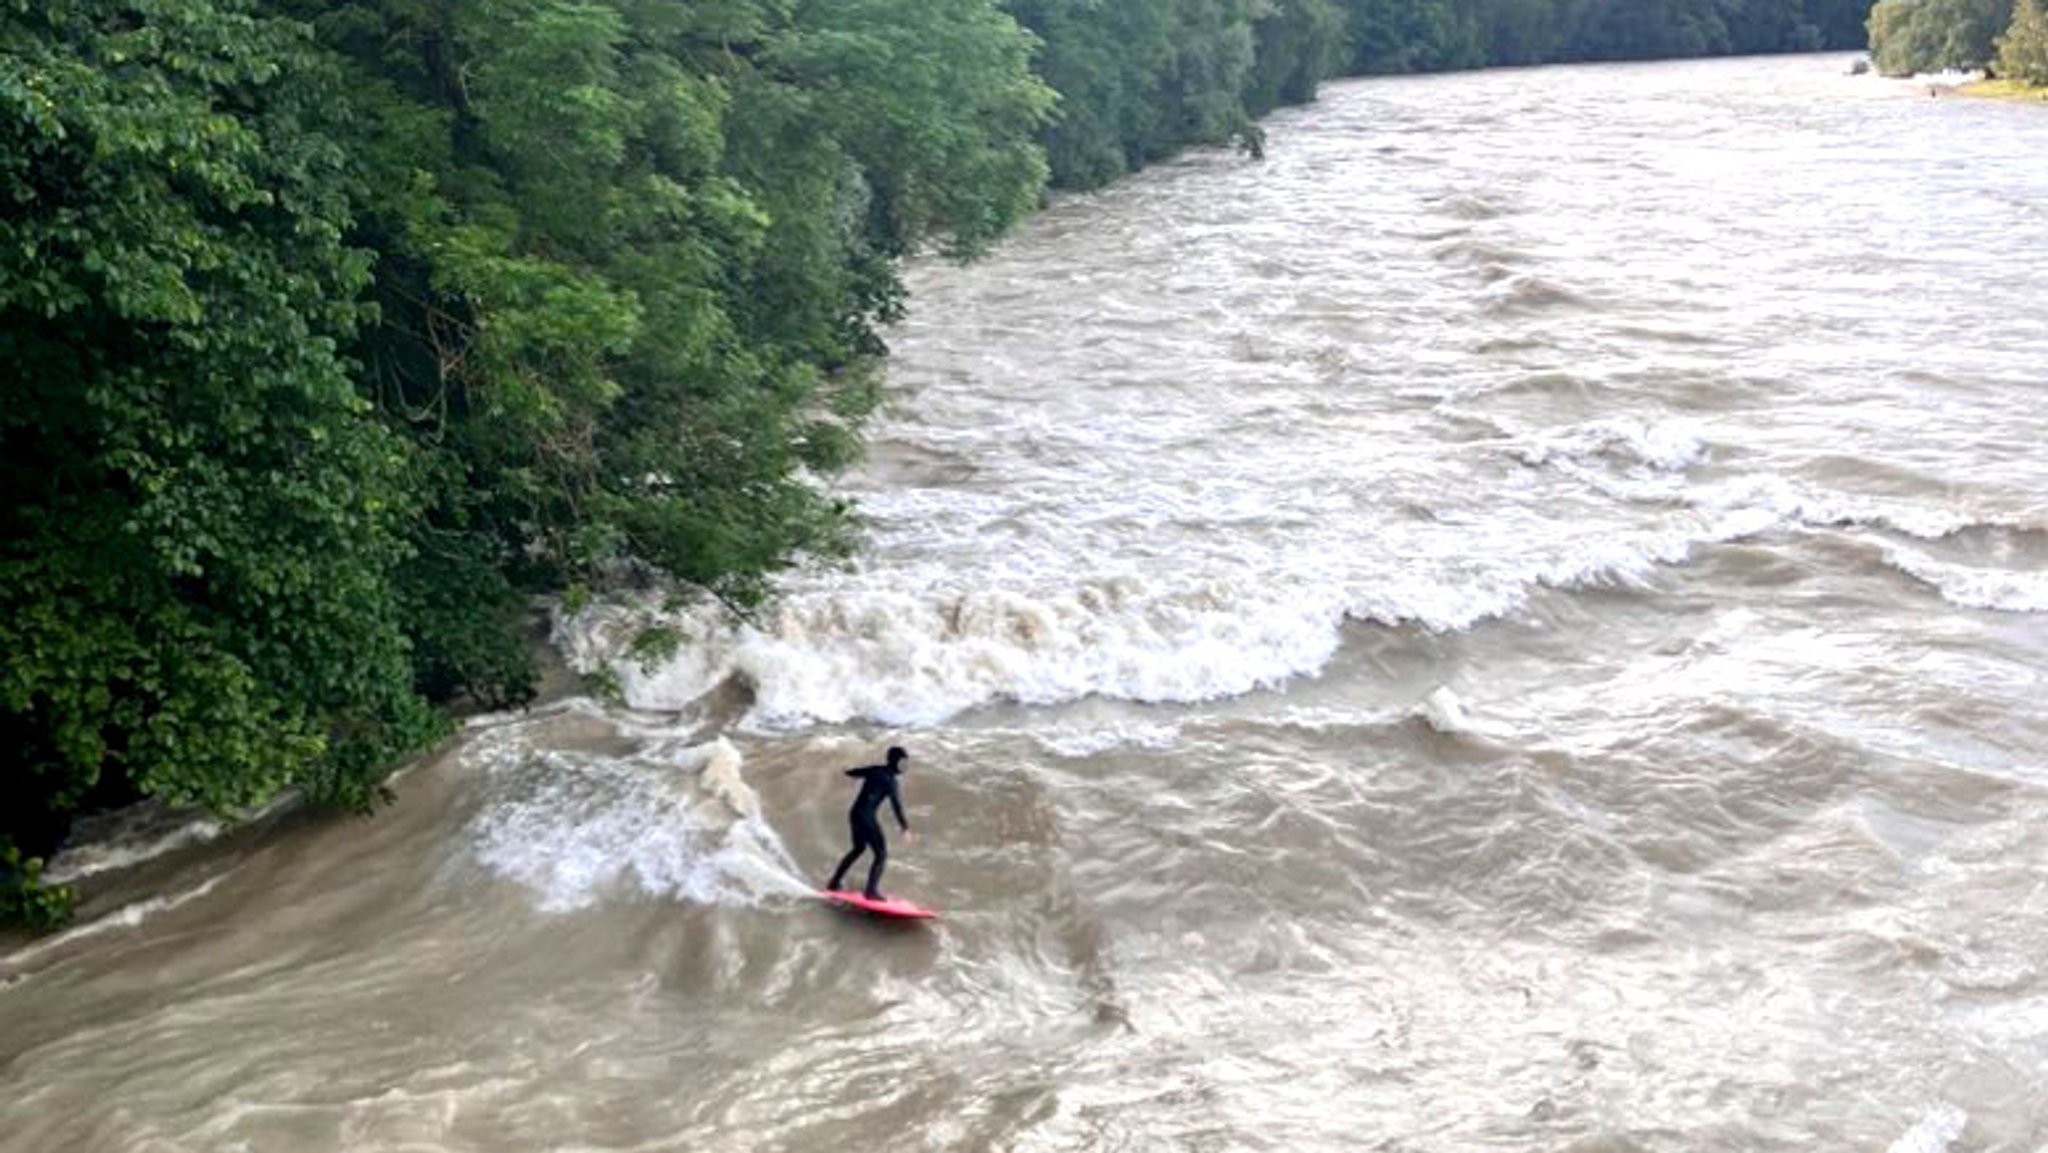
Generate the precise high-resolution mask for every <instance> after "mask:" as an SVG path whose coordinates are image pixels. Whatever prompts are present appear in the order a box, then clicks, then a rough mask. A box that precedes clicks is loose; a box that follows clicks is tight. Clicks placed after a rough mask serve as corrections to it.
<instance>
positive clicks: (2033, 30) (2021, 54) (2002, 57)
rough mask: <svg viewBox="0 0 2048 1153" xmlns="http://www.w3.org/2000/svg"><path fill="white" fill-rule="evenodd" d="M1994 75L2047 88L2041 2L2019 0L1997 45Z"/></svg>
mask: <svg viewBox="0 0 2048 1153" xmlns="http://www.w3.org/2000/svg"><path fill="white" fill-rule="evenodd" d="M1998 74H1999V75H2001V76H2005V77H2007V78H2009V79H2013V80H2017V81H2019V82H2021V83H2022V84H2038V85H2048V12H2044V11H2043V10H2042V8H2041V0H2019V2H2018V3H2017V4H2015V5H2014V6H2013V14H2012V27H2011V28H2009V29H2007V30H2006V33H2005V35H2004V36H2003V37H2001V38H2000V39H1999V42H1998Z"/></svg>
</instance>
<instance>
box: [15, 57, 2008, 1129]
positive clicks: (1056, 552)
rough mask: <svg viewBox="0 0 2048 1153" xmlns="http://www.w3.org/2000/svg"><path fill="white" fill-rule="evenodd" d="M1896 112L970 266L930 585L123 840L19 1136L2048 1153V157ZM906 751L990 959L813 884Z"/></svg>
mask: <svg viewBox="0 0 2048 1153" xmlns="http://www.w3.org/2000/svg"><path fill="white" fill-rule="evenodd" d="M1848 62H1849V58H1848V57H1843V56H1821V57H1794V58H1779V59H1757V60H1736V61H1717V62H1702V63H1685V64H1658V65H1644V66H1615V67H1583V68H1581V67H1572V68H1546V69H1537V70H1524V71H1497V72H1486V73H1475V74H1466V75H1453V76H1441V77H1428V78H1404V79H1387V80H1364V81H1350V82H1343V83H1337V84H1333V85H1330V86H1329V87H1328V88H1327V89H1326V92H1325V95H1324V97H1323V99H1322V100H1321V101H1320V102H1319V103H1317V104H1316V105H1314V106H1312V107H1308V108H1301V109H1294V110H1289V111H1286V112H1283V113H1280V114H1278V115H1276V116H1274V117H1272V118H1271V120H1270V122H1269V132H1270V139H1269V144H1268V150H1267V152H1268V158H1267V159H1266V160H1265V161H1264V162H1263V163H1254V162H1251V161H1248V160H1246V159H1243V158H1241V157H1238V156H1234V155H1232V154H1229V153H1227V152H1224V151H1220V150H1219V151H1210V152H1201V153H1196V154H1193V155H1190V156H1187V157H1185V158H1182V159H1180V160H1178V161H1175V162H1172V163H1168V164H1165V165H1162V166H1161V167H1159V168H1157V169H1154V170H1149V171H1146V172H1144V173H1142V174H1139V175H1138V176H1136V177H1133V178H1131V179H1128V180H1125V181H1123V182H1121V183H1120V184H1118V185H1116V186H1115V187H1113V188H1111V189H1108V190H1106V191H1103V192H1101V193H1097V194H1092V195H1086V196H1072V197H1065V198H1062V199H1060V200H1058V201H1057V202H1056V203H1055V204H1054V205H1053V206H1052V207H1051V208H1050V209H1049V210H1047V211H1045V212H1044V213H1042V214H1040V215H1039V216H1038V217H1036V218H1035V219H1033V220H1032V221H1031V222H1029V223H1028V224H1027V225H1026V226H1025V227H1024V229H1023V230H1022V231H1021V233H1020V234H1019V235H1017V236H1016V237H1014V238H1013V239H1012V240H1010V241H1008V242H1007V243H1006V244H1004V245H1003V246H1002V247H1001V248H1000V250H999V251H997V252H996V253H995V254H993V255H992V256H991V257H990V258H989V259H987V260H984V261H982V262H980V263H977V264H974V265H972V266H967V267H957V266H953V265H949V264H944V263H937V262H934V263H928V264H920V265H918V266H917V267H915V268H914V269H913V270H912V275H911V286H912V289H913V294H914V295H913V306H912V310H911V314H910V316H909V318H908V319H907V320H906V321H905V322H904V323H903V324H902V325H901V326H900V327H899V328H898V329H897V330H896V331H895V332H894V333H893V334H892V336H891V343H892V346H893V347H894V349H895V358H894V362H893V366H892V369H891V394H890V395H891V400H890V403H889V407H888V409H887V410H886V412H885V413H884V414H883V416H882V418H881V419H880V420H879V421H878V422H877V423H876V425H875V426H874V429H873V434H874V435H873V441H874V451H873V455H872V460H871V461H870V463H869V465H868V466H867V467H866V468H865V469H864V470H863V471H862V472H860V473H859V474H858V475H856V476H853V477H851V478H848V480H847V482H846V487H847V488H848V489H849V491H850V493H851V494H852V495H854V496H855V497H857V498H858V500H859V501H860V503H861V505H862V506H863V507H864V509H865V510H866V513H867V516H868V517H869V519H870V522H871V524H870V547H869V548H868V550H867V551H866V552H865V553H864V554H863V555H862V556H861V557H860V558H859V560H858V562H857V563H855V564H853V565H850V566H848V567H846V568H844V569H839V570H833V571H828V572H821V573H811V574H807V575H801V576H797V577H793V578H791V579H790V580H788V581H787V582H785V589H784V596H783V598H782V599H781V601H780V602H779V603H778V605H777V606H776V607H775V608H774V609H773V610H771V611H770V612H768V613H767V614H765V615H764V616H763V617H762V618H761V619H760V620H759V621H758V622H756V623H755V624H753V625H748V626H735V625H733V624H732V623H730V622H729V621H726V620H724V619H722V618H720V617H718V616H716V615H714V614H712V613H710V612H708V611H703V610H697V609H691V608H688V607H678V606H673V605H667V606H665V605H663V604H662V603H660V600H659V598H656V597H653V596H649V597H645V598H635V597H625V596H622V597H619V598H617V599H614V600H612V601H608V602H606V603H603V604H600V605H598V606H595V607H593V608H591V609H589V610H587V611H585V612H584V613H583V614H581V615H580V616H578V617H576V618H574V619H570V620H564V621H562V622H560V623H559V625H558V637H559V640H560V642H561V645H562V647H563V648H564V649H565V651H566V652H567V653H568V654H569V656H570V658H571V659H572V660H574V661H576V662H579V663H580V664H581V665H583V666H584V667H586V668H590V667H596V666H597V665H599V664H603V663H612V664H613V665H614V666H615V667H616V668H617V675H618V677H619V682H620V686H621V688H622V690H623V693H624V696H625V702H626V703H625V704H624V705H622V706H621V705H612V706H606V705H600V704H598V703H596V702H594V701H591V700H588V699H582V698H571V699H567V700H559V701H556V702H554V703H552V704H550V705H548V706H546V707H544V708H540V709H537V710H535V711H534V712H532V713H530V714H523V715H514V716H499V717H486V718H480V719H478V720H477V721H474V722H472V723H471V725H470V726H469V727H468V728H467V729H466V730H465V732H464V734H463V736H462V738H461V739H460V740H459V741H457V742H455V743H454V744H453V745H452V747H451V748H449V749H448V750H447V751H446V752H445V753H444V754H442V755H439V756H437V757H435V758H433V759H431V760H429V761H427V762H425V763H423V764H421V765H419V766H417V767H415V768H413V769H411V770H409V771H408V772H407V773H406V774H405V775H404V776H403V777H401V778H400V779H399V780H398V782H397V784H396V791H397V797H398V799H397V803H396V804H395V805H393V806H391V807H389V808H387V809H386V810H384V811H383V812H381V813H380V814H379V815H377V816H376V817H374V818H372V819H367V820H363V819H351V818H339V819H334V818H315V817H307V816H299V815H292V814H284V815H281V816H277V817H274V818H272V819H270V820H267V821H265V822H262V823H261V824H260V825H259V826H258V827H257V828H255V829H253V830H248V831H244V832H240V833H234V834H228V835H220V836H216V835H215V830H213V829H211V828H210V827H208V826H206V825H204V824H203V823H201V824H195V825H189V826H182V827H173V828H172V829H170V830H169V832H168V833H167V834H165V833H164V831H163V830H156V831H153V832H149V833H140V832H130V833H125V834H110V835H109V836H111V838H112V839H111V840H104V839H103V840H102V841H101V842H100V843H97V844H95V845H89V846H87V847H86V848H84V849H81V850H79V851H77V852H75V853H73V854H72V855H71V856H70V857H69V858H66V859H60V861H59V862H58V872H59V875H60V876H72V877H83V878H88V879H89V880H90V881H91V882H92V884H93V886H94V888H93V889H92V895H91V897H90V899H89V900H88V902H87V904H86V907H85V909H84V910H83V913H84V916H83V918H82V920H81V922H80V924H79V926H78V927H76V928H74V929H72V930H69V931H68V932H67V933H65V934H63V935H60V936H57V937H54V938H50V939H46V940H44V941H40V942H36V943H32V944H26V945H22V944H18V943H17V944H16V945H15V946H13V947H12V950H11V951H10V952H8V953H7V954H5V955H4V956H0V982H4V984H0V1149H5V1150H8V1151H19V1153H75V1151H107V1153H114V1151H122V1153H171V1151H183V1150H193V1151H206V1153H221V1151H232V1150H251V1151H269V1150H294V1151H322V1150H357V1151H367V1150H389V1151H393V1153H396V1151H401V1150H404V1151H416V1153H427V1151H448V1150H463V1151H470V1150H474V1151H478V1153H484V1151H491V1153H499V1151H505V1150H522V1149H559V1150H607V1151H611V1150H616V1151H626V1150H632V1151H635V1153H652V1151H657V1150H677V1151H685V1150H687V1151H690V1153H706V1151H712V1153H718V1151H754V1150H764V1151H765V1150H789V1151H793V1153H794V1151H811V1150H827V1149H883V1148H888V1149H895V1150H917V1149H926V1150H1016V1151H1038V1150H1045V1151H1052V1150H1062V1151H1064V1150H1088V1151H1109V1150H1166V1149H1180V1150H1275V1151H1302V1150H1339V1149H1375V1150H1389V1151H1391V1150H1404V1151H1424V1150H1430V1151H1436V1150H1442V1151H1457V1150H1475V1149H1499V1150H1532V1149H1535V1150H1573V1151H1578V1153H1591V1151H1595V1150H1599V1151H1607V1153H1624V1151H1637V1150H1673V1151H1677V1150H1699V1149H1725V1150H1812V1149H1829V1150H1858V1149H1860V1150H1891V1151H1894V1153H1939V1151H1942V1150H1955V1151H1961V1150H1986V1151H1989V1150H1998V1151H2011V1153H2034V1151H2036V1150H2038V1149H2040V1148H2041V1147H2042V1146H2043V1145H2044V1144H2048V1088H2044V1086H2048V760H2044V755H2043V750H2044V749H2048V709H2044V704H2043V702H2044V701H2048V675H2044V667H2048V616H2044V615H2043V614H2048V575H2044V570H2048V403H2044V401H2048V270H2044V269H2043V267H2042V263H2041V262H2042V259H2043V256H2044V254H2048V113H2044V110H2042V109H2039V108H2033V107H2024V106H2018V105H2009V104H2001V103H1995V102H1989V101H1974V100H1968V99H1961V98H1954V99H1929V98H1928V97H1927V95H1926V94H1925V92H1924V90H1923V89H1920V88H1917V87H1914V86H1911V85H1904V84H1894V83H1890V82H1886V81H1880V80H1877V79H1874V78H1868V77H1861V78H1850V77H1848V76H1846V75H1844V74H1845V73H1846V71H1847V65H1848ZM650 621H659V622H661V623H665V624H666V625H668V626H669V627H671V628H672V629H674V630H676V632H677V634H678V635H679V636H680V637H681V638H682V644H681V647H680V649H679V650H678V651H677V652H676V653H674V654H672V655H671V656H669V657H667V658H665V659H662V660H659V661H655V662H652V663H650V664H648V665H646V666H644V667H643V666H642V665H641V664H640V663H638V662H635V661H633V660H630V659H629V660H625V661H623V662H621V661H619V658H620V654H621V653H622V652H623V650H624V647H625V645H626V643H627V641H628V639H629V638H630V637H631V635H633V634H634V633H635V632H637V631H638V629H639V628H641V627H642V626H644V625H645V624H647V623H649V622H650ZM891 742H898V743H902V744H905V745H907V746H909V747H910V749H911V750H912V753H913V761H912V763H911V767H910V769H909V771H908V772H907V773H906V775H905V777H904V793H905V796H906V799H907V801H908V802H909V808H910V817H911V821H912V824H913V827H914V828H915V830H916V832H917V839H916V840H915V841H912V842H909V843H905V842H904V841H903V840H902V839H901V838H900V837H899V838H897V839H896V840H895V841H894V843H893V844H892V849H893V855H894V860H893V863H892V866H891V870H890V874H889V878H888V884H887V887H888V888H889V889H890V890H891V891H892V892H895V893H898V894H901V895H904V896H908V897H911V898H913V899H917V900H920V901H923V902H925V903H928V904H932V905H935V906H937V907H938V908H940V909H941V910H943V911H944V913H945V919H944V920H943V921H941V922H939V923H938V924H937V925H936V926H935V927H931V928H925V929H916V930H911V931H891V930H890V929H889V928H888V927H886V926H881V925H877V924H873V923H870V922H867V921H864V920H860V919H857V918H854V917H849V916H846V915H840V914H837V913H834V912H833V911H831V910H829V909H827V908H825V907H822V906H821V905H819V904H818V903H816V902H814V901H811V900H808V899H806V897H805V895H804V893H805V885H806V883H807V882H815V881H817V880H819V879H821V878H822V876H823V875H824V874H825V873H826V872H828V871H829V869H830V867H831V864H832V862H833V861H834V860H835V859H836V857H837V855H838V853H839V852H840V851H841V850H842V848H843V847H844V837H845V818H844V806H845V804H846V802H847V799H848V797H849V795H850V784H851V782H848V781H846V780H845V779H844V778H842V777H840V776H839V775H838V770H839V769H841V768H844V767H847V766H850V765H855V764H860V763H865V762H867V761H870V760H873V759H874V758H876V757H877V756H878V755H879V753H880V752H881V750H882V748H883V747H884V746H886V745H887V744H889V743H891ZM142 856H146V857H148V859H147V860H146V861H145V862H144V863H142V864H140V865H138V866H132V867H128V868H126V869H119V868H117V867H116V866H119V865H121V864H122V863H123V862H125V861H128V860H130V859H131V858H135V857H142Z"/></svg>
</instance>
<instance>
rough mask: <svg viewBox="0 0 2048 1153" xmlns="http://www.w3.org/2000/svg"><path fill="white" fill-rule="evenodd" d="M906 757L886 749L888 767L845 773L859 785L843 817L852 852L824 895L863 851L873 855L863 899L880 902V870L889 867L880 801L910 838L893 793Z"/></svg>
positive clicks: (897, 797) (899, 749)
mask: <svg viewBox="0 0 2048 1153" xmlns="http://www.w3.org/2000/svg"><path fill="white" fill-rule="evenodd" d="M909 759H910V754H909V753H908V752H906V751H905V750H904V749H903V747H902V746H901V745H892V746H890V748H889V763H888V764H885V765H868V766H866V767H864V768H859V769H848V770H846V775H847V776H849V777H854V778H856V779H858V780H859V781H860V793H859V794H858V795H857V796H855V797H854V798H853V808H852V809H851V810H850V811H849V812H848V813H847V814H846V817H847V821H848V823H849V824H851V825H852V826H853V850H852V851H851V852H849V853H847V854H846V856H845V857H844V858H842V859H841V860H840V862H839V868H838V869H836V870H834V871H833V873H832V882H831V883H830V884H828V885H826V886H825V888H826V890H827V891H837V890H838V888H839V882H840V881H842V880H844V879H845V878H846V870H848V869H850V868H852V867H853V863H854V862H855V861H856V860H859V859H860V855H861V853H862V852H863V851H872V852H873V853H874V854H875V859H874V863H873V864H871V865H869V866H868V887H867V888H866V889H865V890H863V895H864V896H866V897H867V898H868V900H870V901H880V900H884V899H885V898H884V897H883V896H882V891H881V889H880V887H879V886H880V885H881V883H882V869H883V867H884V866H886V865H887V864H888V863H889V842H888V841H886V840H884V839H883V838H882V821H881V817H880V810H881V808H882V802H883V800H885V799H886V800H887V801H888V802H889V807H890V808H892V809H894V810H896V827H897V828H899V829H902V830H903V835H904V836H906V837H907V836H909V835H910V822H909V821H906V820H904V819H903V798H902V797H901V796H900V795H899V794H898V793H897V791H896V778H897V776H898V775H899V774H901V773H902V772H903V765H904V762H906V761H908V760H909Z"/></svg>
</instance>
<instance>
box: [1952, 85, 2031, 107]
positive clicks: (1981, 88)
mask: <svg viewBox="0 0 2048 1153" xmlns="http://www.w3.org/2000/svg"><path fill="white" fill-rule="evenodd" d="M1956 91H1957V92H1958V93H1959V94H1961V95H1964V96H1981V97H1985V98H1987V99H1991V100H2017V101H2019V102H2021V103H2023V104H2048V88H2042V87H2038V86H2036V85H2032V84H2022V83H2020V82H2019V81H2017V80H1973V81H1971V82H1970V83H1968V84H1964V85H1962V86H1961V87H1959V88H1957V89H1956Z"/></svg>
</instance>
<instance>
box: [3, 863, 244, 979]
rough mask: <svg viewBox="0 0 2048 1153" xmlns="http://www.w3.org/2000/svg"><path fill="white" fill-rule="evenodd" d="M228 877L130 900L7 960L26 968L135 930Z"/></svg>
mask: <svg viewBox="0 0 2048 1153" xmlns="http://www.w3.org/2000/svg"><path fill="white" fill-rule="evenodd" d="M230 871H232V870H230ZM227 875H228V874H227V873H225V872H223V873H218V874H215V875H214V876H211V877H208V878H207V879H205V880H204V881H201V882H199V883H198V884H196V885H192V886H190V887H188V888H185V889H182V890H180V891H178V892H175V893H167V894H164V895H163V896H160V897H149V898H147V899H145V900H141V901H131V902H129V903H128V904H125V905H123V906H121V907H120V908H118V909H115V910H114V911H112V912H110V913H106V914H104V915H102V916H98V917H94V918H93V919H92V920H90V921H86V922H84V923H83V924H79V925H74V926H73V927H71V928H69V929H66V930H64V931H63V932H61V933H58V934H56V935H55V936H51V937H44V938H41V939H40V940H37V941H35V942H33V943H31V944H28V945H26V946H23V947H22V948H20V949H17V950H15V951H14V952H13V953H10V954H8V955H7V957H6V958H5V960H6V961H7V963H8V964H10V965H25V964H29V963H31V962H33V961H35V960H36V959H37V958H38V957H41V956H43V955H44V954H46V953H50V952H53V951H55V950H57V949H61V948H64V947H65V946H67V945H73V944H76V943H78V942H79V941H83V940H86V939H88V938H91V937H97V936H100V935H101V934H104V933H110V932H115V931H117V930H121V929H133V928H136V927H138V926H140V925H142V924H143V923H145V922H147V921H149V920H151V919H153V918H156V917H159V916H162V915H163V914H165V913H168V912H170V911H171V910H172V909H175V908H177V907H179V906H180V905H185V904H188V903H190V902H192V901H196V900H198V899H199V898H201V897H204V896H205V895H206V894H208V893H211V892H212V891H213V890H214V888H215V887H216V886H218V885H219V884H220V883H221V882H222V881H223V880H225V879H226V878H227Z"/></svg>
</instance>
